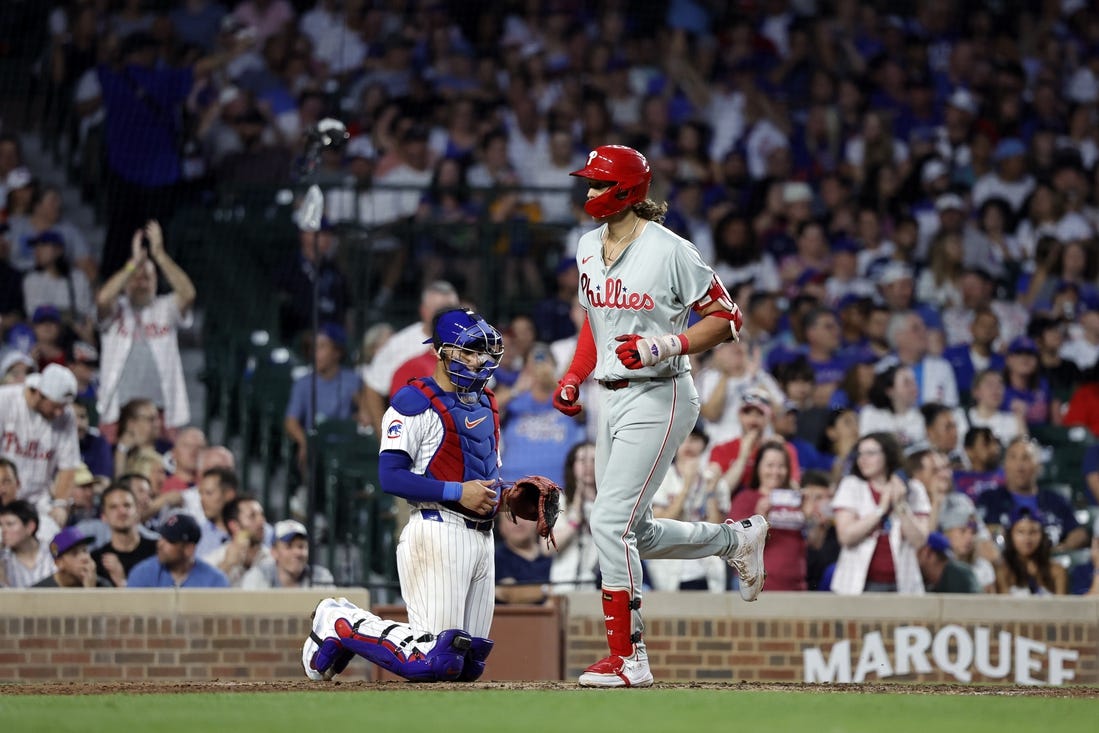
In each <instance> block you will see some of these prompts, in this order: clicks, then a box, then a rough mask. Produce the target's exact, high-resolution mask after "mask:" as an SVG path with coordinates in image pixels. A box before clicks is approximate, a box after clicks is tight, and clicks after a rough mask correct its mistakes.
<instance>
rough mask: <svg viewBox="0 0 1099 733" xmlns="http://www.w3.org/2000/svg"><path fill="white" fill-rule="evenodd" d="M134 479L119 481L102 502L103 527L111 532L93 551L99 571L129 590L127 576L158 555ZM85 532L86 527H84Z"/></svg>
mask: <svg viewBox="0 0 1099 733" xmlns="http://www.w3.org/2000/svg"><path fill="white" fill-rule="evenodd" d="M131 485H132V481H131V480H130V479H126V478H123V479H120V480H118V481H115V482H114V483H112V484H111V485H110V486H108V487H107V488H106V489H105V490H104V491H103V496H102V497H101V499H100V516H101V519H100V522H99V525H100V526H104V527H105V528H106V529H107V537H108V539H107V540H106V542H105V543H103V544H100V545H99V546H98V547H97V548H96V549H94V550H92V560H93V561H94V562H95V565H96V572H97V573H98V574H99V575H101V576H103V577H105V578H107V579H109V580H110V581H111V583H112V584H113V585H114V586H115V587H116V588H125V587H126V576H127V575H129V573H130V571H131V570H132V569H133V567H134V566H135V565H137V564H138V563H139V562H141V561H142V560H145V559H146V558H150V557H153V556H154V555H156V546H157V535H155V534H153V533H151V532H147V531H146V532H144V533H143V531H142V530H144V527H143V526H142V524H141V515H140V514H139V512H138V507H137V496H136V495H135V494H134V492H133V489H131V488H130V486H131ZM80 528H81V529H84V528H85V525H83V524H82V525H81V526H80Z"/></svg>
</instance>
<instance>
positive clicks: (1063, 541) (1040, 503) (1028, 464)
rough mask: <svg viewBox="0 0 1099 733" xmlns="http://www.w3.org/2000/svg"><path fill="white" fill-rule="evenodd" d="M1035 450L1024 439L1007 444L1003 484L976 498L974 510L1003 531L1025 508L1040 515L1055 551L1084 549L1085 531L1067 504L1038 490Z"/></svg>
mask: <svg viewBox="0 0 1099 733" xmlns="http://www.w3.org/2000/svg"><path fill="white" fill-rule="evenodd" d="M1038 451H1039V447H1038V446H1037V445H1036V444H1035V443H1033V442H1032V441H1031V440H1030V439H1029V438H1027V437H1026V436H1019V437H1018V438H1016V439H1015V440H1013V441H1012V442H1011V443H1009V444H1008V446H1007V450H1006V451H1005V453H1004V482H1003V485H1002V486H1000V487H999V488H997V489H993V490H991V491H985V492H984V493H982V494H981V495H980V496H978V497H977V499H976V502H975V503H976V505H977V510H978V512H979V513H980V515H981V518H982V519H983V520H984V521H985V522H986V523H987V524H989V525H995V526H997V527H1000V528H1002V529H1006V528H1008V527H1009V526H1010V525H1011V523H1012V517H1013V515H1014V514H1015V513H1016V512H1017V511H1019V510H1022V509H1026V510H1028V511H1031V512H1033V513H1034V516H1040V518H1041V520H1042V527H1043V528H1044V529H1045V534H1046V535H1047V536H1048V537H1049V540H1050V543H1051V545H1052V547H1053V551H1054V552H1067V551H1069V550H1078V549H1080V548H1081V547H1085V546H1086V545H1087V542H1088V529H1087V527H1083V526H1081V525H1080V524H1079V523H1078V522H1077V521H1076V515H1075V512H1074V511H1073V509H1072V506H1071V505H1070V504H1069V502H1068V501H1067V500H1066V499H1064V498H1063V497H1061V496H1060V495H1059V494H1056V493H1054V492H1052V491H1049V490H1048V489H1040V488H1039V487H1038V460H1039V457H1038Z"/></svg>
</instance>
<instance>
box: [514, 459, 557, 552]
mask: <svg viewBox="0 0 1099 733" xmlns="http://www.w3.org/2000/svg"><path fill="white" fill-rule="evenodd" d="M560 500H561V487H560V486H558V485H557V484H555V483H554V482H553V481H550V480H549V479H548V478H546V477H545V476H524V477H523V478H521V479H518V480H517V481H515V482H513V483H505V484H503V488H502V489H501V491H500V507H501V508H502V509H504V510H505V511H507V514H508V516H509V517H511V521H512V522H514V521H515V518H516V517H522V518H523V519H529V520H530V521H532V522H537V523H538V536H539V537H541V538H542V539H544V540H547V544H553V547H554V548H555V549H556V548H557V540H555V539H554V537H553V525H554V524H556V523H557V515H558V514H560V513H561V506H560V503H559V502H560Z"/></svg>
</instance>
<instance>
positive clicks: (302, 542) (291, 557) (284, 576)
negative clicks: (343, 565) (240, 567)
mask: <svg viewBox="0 0 1099 733" xmlns="http://www.w3.org/2000/svg"><path fill="white" fill-rule="evenodd" d="M335 585H336V583H335V579H334V578H333V577H332V573H331V572H330V571H329V570H328V568H325V567H322V566H320V565H310V564H309V533H308V531H307V530H306V529H305V525H304V524H302V523H301V522H299V521H297V520H294V519H284V520H282V521H281V522H276V523H275V541H274V544H272V545H271V554H270V556H269V557H267V558H264V559H263V560H261V561H260V562H258V563H257V564H255V565H253V566H252V567H250V568H249V569H248V571H247V572H246V573H245V574H244V577H243V578H242V579H241V583H240V587H241V588H243V589H244V590H263V589H266V588H334V587H335Z"/></svg>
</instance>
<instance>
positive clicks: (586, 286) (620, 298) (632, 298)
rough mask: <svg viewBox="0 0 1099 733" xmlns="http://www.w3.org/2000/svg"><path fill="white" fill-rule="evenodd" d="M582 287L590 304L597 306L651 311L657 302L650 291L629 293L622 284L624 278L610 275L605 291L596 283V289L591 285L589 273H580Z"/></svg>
mask: <svg viewBox="0 0 1099 733" xmlns="http://www.w3.org/2000/svg"><path fill="white" fill-rule="evenodd" d="M580 287H581V288H582V289H583V290H584V292H585V293H586V294H587V296H588V304H589V305H591V306H594V307H596V308H621V309H623V310H631V311H651V310H652V309H653V307H654V306H655V305H656V303H655V302H654V301H653V297H652V296H651V295H649V294H648V293H639V292H633V293H627V292H626V289H625V288H624V287H623V286H622V279H621V278H617V277H608V278H607V282H606V285H605V286H604V289H603V292H599V291H600V286H598V285H596V286H595V289H594V291H593V290H592V287H591V278H589V277H588V276H587V274H582V275H580Z"/></svg>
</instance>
